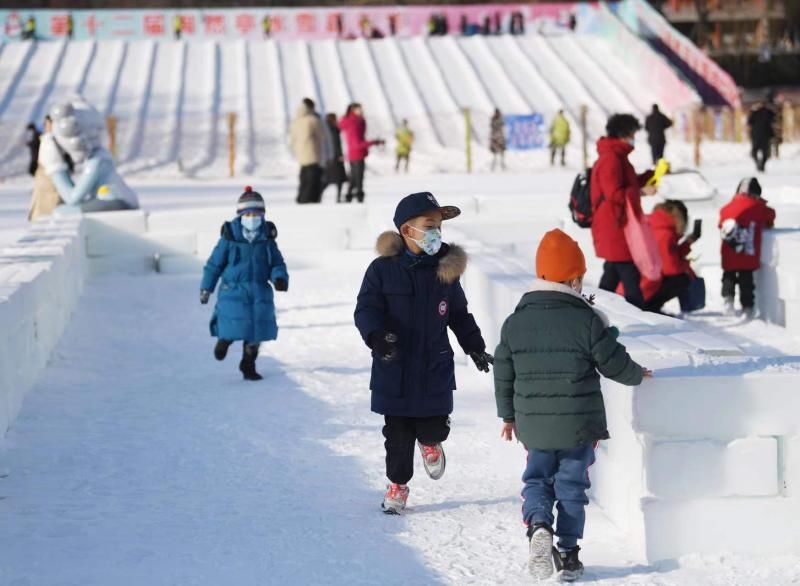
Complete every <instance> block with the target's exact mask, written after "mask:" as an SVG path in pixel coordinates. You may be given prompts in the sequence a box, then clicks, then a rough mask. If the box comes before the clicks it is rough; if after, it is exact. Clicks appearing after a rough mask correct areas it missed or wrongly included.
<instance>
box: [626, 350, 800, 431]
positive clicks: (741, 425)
mask: <svg viewBox="0 0 800 586" xmlns="http://www.w3.org/2000/svg"><path fill="white" fill-rule="evenodd" d="M774 362H775V364H774V366H773V369H774V370H775V372H769V371H765V369H766V368H767V366H769V362H768V363H767V364H763V363H761V362H759V361H756V360H747V361H743V362H741V363H739V364H733V365H730V364H729V365H723V366H719V365H713V364H710V365H708V366H706V367H703V366H697V367H695V368H686V369H676V370H677V371H679V372H680V373H681V375H680V376H670V374H669V372H662V371H659V372H658V374H657V376H656V377H655V378H653V379H652V380H649V381H647V384H646V385H642V386H641V387H639V388H638V389H637V391H636V393H635V395H634V416H635V417H634V425H635V428H636V430H637V431H639V432H641V433H647V434H651V435H653V436H656V437H662V438H713V439H719V440H729V439H731V438H741V437H748V436H777V435H788V434H793V433H796V432H798V431H800V419H798V418H797V413H799V412H800V393H798V392H797V372H792V370H791V369H788V367H787V371H786V372H783V373H782V372H779V369H780V368H781V365H780V363H781V361H780V360H778V359H776V360H775V361H774ZM732 370H733V371H734V372H739V373H740V374H738V375H736V374H731V371H732ZM723 373H725V374H723Z"/></svg>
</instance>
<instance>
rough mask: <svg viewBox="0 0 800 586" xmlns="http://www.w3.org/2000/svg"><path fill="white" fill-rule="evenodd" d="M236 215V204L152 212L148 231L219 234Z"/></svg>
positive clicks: (149, 217) (149, 215) (148, 218)
mask: <svg viewBox="0 0 800 586" xmlns="http://www.w3.org/2000/svg"><path fill="white" fill-rule="evenodd" d="M235 216H236V206H235V205H230V206H225V207H222V206H220V207H213V208H199V209H190V208H189V209H182V210H178V211H160V212H150V213H149V214H148V215H147V231H148V232H171V231H180V232H214V233H216V234H217V236H219V232H220V228H221V227H222V224H224V223H225V222H227V221H228V220H230V219H232V218H234V217H235Z"/></svg>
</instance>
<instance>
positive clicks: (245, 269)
mask: <svg viewBox="0 0 800 586" xmlns="http://www.w3.org/2000/svg"><path fill="white" fill-rule="evenodd" d="M236 211H237V217H236V218H235V219H233V220H231V221H230V222H225V224H223V226H222V233H221V237H220V239H219V242H218V243H217V246H216V247H215V248H214V252H212V253H211V256H210V257H209V259H208V262H206V266H205V268H204V269H203V281H202V283H201V285H200V303H203V304H206V303H208V299H209V297H210V296H211V293H213V292H214V288H215V287H216V286H217V281H218V280H219V279H220V277H221V278H222V283H221V284H220V291H219V296H218V298H217V305H216V307H215V308H214V314H213V316H212V317H211V335H212V336H216V337H217V338H218V340H217V344H216V346H215V347H214V357H215V358H216V359H217V360H224V358H225V356H226V355H227V353H228V348H229V347H230V345H231V344H232V343H233V342H234V341H235V340H242V341H243V342H244V349H243V353H242V361H241V362H240V363H239V370H241V371H242V374H243V375H244V378H245V380H261V378H262V376H261V375H260V374H258V372H256V358H257V357H258V347H259V344H260V343H261V342H265V341H268V340H275V339H276V338H277V337H278V324H277V322H276V321H275V303H274V302H273V298H272V295H273V294H272V286H274V287H275V289H276V290H278V291H287V290H288V289H289V274H288V273H287V272H286V264H285V263H284V262H283V255H281V251H280V250H279V249H278V244H277V243H276V242H275V238H276V237H277V236H278V230H277V229H276V228H275V224H273V223H272V222H267V221H265V220H264V212H265V207H264V198H263V197H261V195H260V194H259V193H257V192H255V191H253V189H252V188H251V187H249V186H248V187H245V189H244V193H243V194H242V195H241V197H239V203H238V206H237V208H236ZM270 283H272V286H270Z"/></svg>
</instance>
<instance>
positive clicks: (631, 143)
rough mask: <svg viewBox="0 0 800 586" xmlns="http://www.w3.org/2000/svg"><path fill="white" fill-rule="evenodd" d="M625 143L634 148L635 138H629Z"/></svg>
mask: <svg viewBox="0 0 800 586" xmlns="http://www.w3.org/2000/svg"><path fill="white" fill-rule="evenodd" d="M627 143H628V144H629V145H631V146H632V147H633V148H636V139H635V138H629V139H628V140H627Z"/></svg>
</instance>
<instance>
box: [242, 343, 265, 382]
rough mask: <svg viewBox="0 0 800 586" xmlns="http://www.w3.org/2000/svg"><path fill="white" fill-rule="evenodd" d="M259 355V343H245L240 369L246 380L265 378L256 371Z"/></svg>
mask: <svg viewBox="0 0 800 586" xmlns="http://www.w3.org/2000/svg"><path fill="white" fill-rule="evenodd" d="M257 357H258V344H248V343H247V342H245V343H244V350H243V351H242V361H241V362H240V363H239V370H241V371H242V374H243V375H244V380H261V379H262V378H264V377H263V376H261V375H260V374H258V373H257V372H256V358H257Z"/></svg>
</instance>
